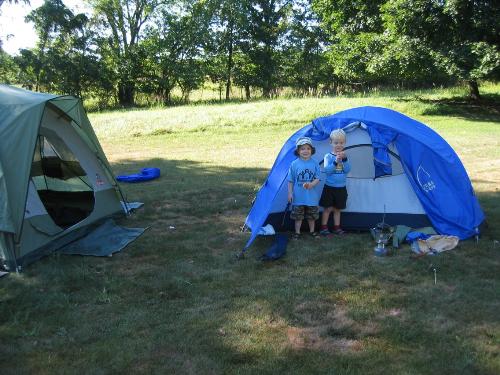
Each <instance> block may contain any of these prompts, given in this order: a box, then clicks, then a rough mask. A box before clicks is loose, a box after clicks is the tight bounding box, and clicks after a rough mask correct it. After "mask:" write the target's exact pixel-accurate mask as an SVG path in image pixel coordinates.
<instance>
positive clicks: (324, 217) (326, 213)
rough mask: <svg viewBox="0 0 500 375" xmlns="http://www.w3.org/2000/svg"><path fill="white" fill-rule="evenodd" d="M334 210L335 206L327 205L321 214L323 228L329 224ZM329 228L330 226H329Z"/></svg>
mask: <svg viewBox="0 0 500 375" xmlns="http://www.w3.org/2000/svg"><path fill="white" fill-rule="evenodd" d="M332 211H333V207H325V208H324V209H323V213H322V214H321V229H323V227H327V226H328V218H329V217H330V214H331V213H332ZM327 229H328V228H327Z"/></svg>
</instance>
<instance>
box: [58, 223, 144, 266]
mask: <svg viewBox="0 0 500 375" xmlns="http://www.w3.org/2000/svg"><path fill="white" fill-rule="evenodd" d="M146 229H147V228H124V227H121V226H119V225H117V224H116V223H115V221H114V220H112V219H108V220H106V221H104V222H103V223H102V224H101V225H99V226H98V227H96V228H95V229H93V230H92V231H91V232H90V233H88V234H87V235H86V236H85V237H83V238H80V239H78V240H76V241H74V242H72V243H70V244H68V245H66V246H64V247H63V248H61V249H60V250H59V252H61V253H62V254H71V255H92V256H101V257H102V256H110V255H112V254H114V253H116V252H119V251H121V250H123V249H124V248H125V247H126V246H127V245H128V244H130V243H131V242H133V241H134V240H136V239H137V238H138V237H139V236H140V235H141V234H143V233H144V231H145V230H146Z"/></svg>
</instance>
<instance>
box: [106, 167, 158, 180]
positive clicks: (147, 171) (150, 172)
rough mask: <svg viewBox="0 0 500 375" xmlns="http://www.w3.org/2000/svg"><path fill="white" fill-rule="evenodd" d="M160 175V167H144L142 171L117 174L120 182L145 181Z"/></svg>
mask: <svg viewBox="0 0 500 375" xmlns="http://www.w3.org/2000/svg"><path fill="white" fill-rule="evenodd" d="M158 177H160V168H143V169H141V171H140V173H135V174H129V175H122V176H116V179H117V180H118V181H120V182H143V181H149V180H154V179H155V178H158Z"/></svg>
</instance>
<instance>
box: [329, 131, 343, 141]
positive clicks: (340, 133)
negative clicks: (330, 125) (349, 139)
mask: <svg viewBox="0 0 500 375" xmlns="http://www.w3.org/2000/svg"><path fill="white" fill-rule="evenodd" d="M330 139H331V140H332V141H333V140H334V139H343V140H344V141H345V139H346V135H345V131H343V130H342V129H335V130H332V132H331V133H330Z"/></svg>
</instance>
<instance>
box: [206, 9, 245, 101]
mask: <svg viewBox="0 0 500 375" xmlns="http://www.w3.org/2000/svg"><path fill="white" fill-rule="evenodd" d="M246 7H247V2H246V1H245V0H243V1H239V0H213V1H212V2H211V8H212V13H213V17H212V19H213V25H212V28H211V32H212V35H213V46H212V48H211V50H210V52H211V53H212V56H211V59H210V61H209V64H210V75H211V78H212V80H213V81H214V82H220V83H221V84H222V83H223V84H224V86H225V97H226V100H229V98H230V93H231V85H232V79H233V75H234V55H235V53H237V52H238V51H239V48H240V44H241V39H242V35H243V30H244V28H245V22H246V20H245V9H246Z"/></svg>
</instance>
